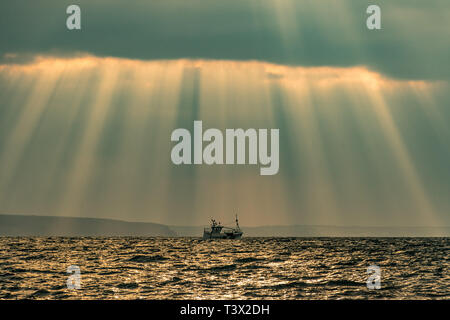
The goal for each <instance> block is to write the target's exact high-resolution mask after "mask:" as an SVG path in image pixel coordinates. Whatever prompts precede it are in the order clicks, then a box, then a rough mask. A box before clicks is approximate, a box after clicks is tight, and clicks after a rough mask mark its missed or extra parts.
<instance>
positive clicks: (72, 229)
mask: <svg viewBox="0 0 450 320" xmlns="http://www.w3.org/2000/svg"><path fill="white" fill-rule="evenodd" d="M203 227H204V226H172V225H163V224H157V223H149V222H128V221H122V220H114V219H100V218H82V217H56V216H37V215H14V214H0V236H36V237H39V236H42V237H50V236H66V237H83V236H85V237H89V236H91V237H95V236H105V237H108V236H111V237H113V236H134V237H201V235H202V232H203ZM242 229H243V230H244V231H245V237H450V227H446V226H445V227H364V226H349V227H344V226H305V225H292V226H259V227H245V226H243V227H242Z"/></svg>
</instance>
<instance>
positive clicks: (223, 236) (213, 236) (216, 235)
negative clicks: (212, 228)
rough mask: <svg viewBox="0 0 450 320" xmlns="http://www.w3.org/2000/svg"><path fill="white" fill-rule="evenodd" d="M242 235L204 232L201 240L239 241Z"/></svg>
mask: <svg viewBox="0 0 450 320" xmlns="http://www.w3.org/2000/svg"><path fill="white" fill-rule="evenodd" d="M241 238H242V233H211V232H207V231H205V232H204V233H203V239H205V240H206V239H241Z"/></svg>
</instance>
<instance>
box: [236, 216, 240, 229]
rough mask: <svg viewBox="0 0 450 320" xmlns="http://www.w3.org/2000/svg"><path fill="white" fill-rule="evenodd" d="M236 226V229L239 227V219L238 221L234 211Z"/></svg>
mask: <svg viewBox="0 0 450 320" xmlns="http://www.w3.org/2000/svg"><path fill="white" fill-rule="evenodd" d="M236 227H237V229H240V228H239V221H238V217H237V213H236Z"/></svg>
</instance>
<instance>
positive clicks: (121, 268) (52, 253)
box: [0, 237, 450, 299]
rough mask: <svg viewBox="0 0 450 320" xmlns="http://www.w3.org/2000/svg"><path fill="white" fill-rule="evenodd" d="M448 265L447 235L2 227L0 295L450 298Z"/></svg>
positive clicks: (4, 296)
mask: <svg viewBox="0 0 450 320" xmlns="http://www.w3.org/2000/svg"><path fill="white" fill-rule="evenodd" d="M70 265H77V266H79V267H80V270H81V289H79V290H69V289H67V285H66V281H67V278H68V276H69V275H68V274H67V273H66V271H67V268H68V267H69V266H70ZM370 265H377V266H379V267H380V268H381V271H382V274H381V277H382V279H381V289H380V290H369V289H368V288H367V286H366V280H367V277H368V275H367V273H366V272H367V267H368V266H370ZM449 266H450V238H370V239H363V238H317V239H315V238H296V239H290V238H247V239H242V240H216V241H203V240H200V239H195V238H167V239H165V238H7V237H3V238H0V298H1V299H23V298H28V299H321V298H328V299H342V298H344V299H354V298H358V299H367V298H369V299H449V298H450V289H449V285H450V268H449Z"/></svg>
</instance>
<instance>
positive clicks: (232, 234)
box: [203, 215, 243, 239]
mask: <svg viewBox="0 0 450 320" xmlns="http://www.w3.org/2000/svg"><path fill="white" fill-rule="evenodd" d="M242 234H243V232H242V230H241V228H240V227H239V221H238V217H237V215H236V227H235V228H229V227H225V226H223V225H221V223H220V222H217V221H216V220H214V219H211V226H210V227H208V228H205V229H204V230H203V239H240V238H241V237H242Z"/></svg>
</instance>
